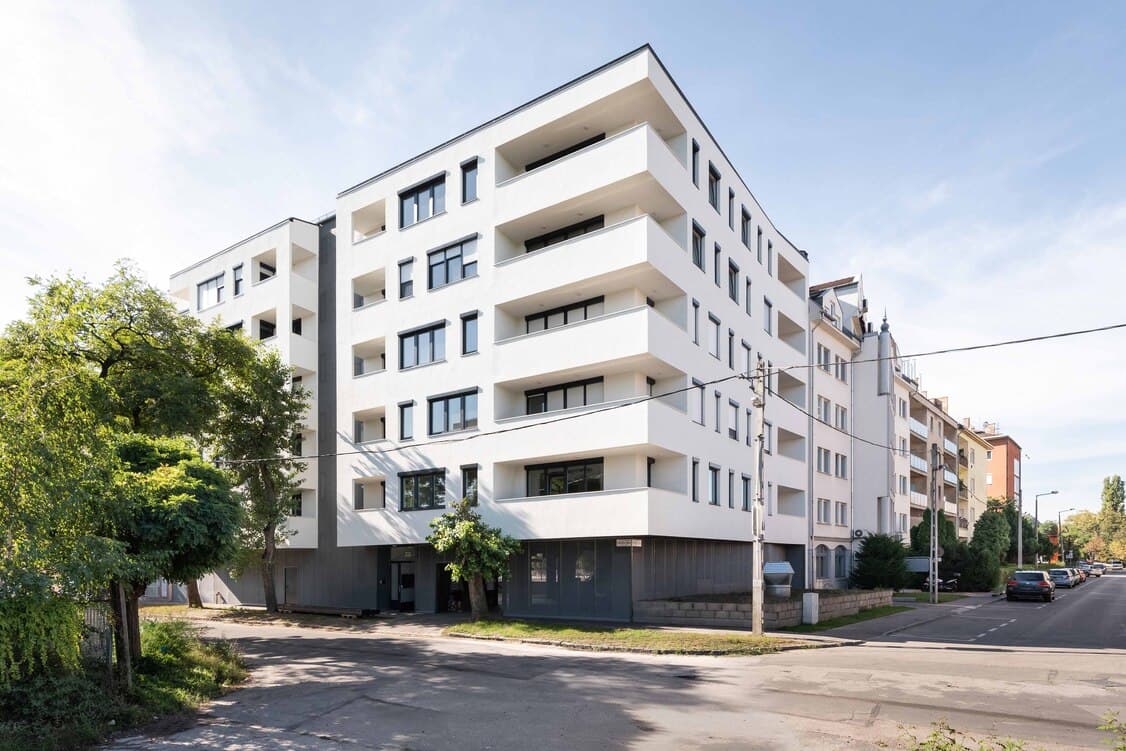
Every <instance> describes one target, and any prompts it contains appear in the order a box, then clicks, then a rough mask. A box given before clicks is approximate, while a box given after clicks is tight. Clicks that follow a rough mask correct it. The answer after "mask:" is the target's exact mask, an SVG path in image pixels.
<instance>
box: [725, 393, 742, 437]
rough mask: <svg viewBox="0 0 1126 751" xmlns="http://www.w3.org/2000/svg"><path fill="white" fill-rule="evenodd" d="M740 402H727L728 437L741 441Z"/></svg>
mask: <svg viewBox="0 0 1126 751" xmlns="http://www.w3.org/2000/svg"><path fill="white" fill-rule="evenodd" d="M739 417H740V413H739V402H736V401H732V400H731V399H728V400H727V437H728V438H730V439H731V440H733V441H737V440H739Z"/></svg>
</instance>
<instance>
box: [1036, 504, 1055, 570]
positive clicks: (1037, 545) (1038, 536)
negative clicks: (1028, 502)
mask: <svg viewBox="0 0 1126 751" xmlns="http://www.w3.org/2000/svg"><path fill="white" fill-rule="evenodd" d="M1058 492H1060V491H1058V490H1049V491H1048V492H1047V493H1037V494H1036V496H1035V498H1034V500H1035V501H1036V510H1035V511H1033V512H1032V518H1034V519H1035V520H1036V562H1037V563H1040V496H1042V495H1055V494H1056V493H1058ZM1056 531H1057V532H1058V531H1059V529H1058V528H1057V529H1056Z"/></svg>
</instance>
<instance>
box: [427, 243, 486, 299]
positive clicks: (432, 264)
mask: <svg viewBox="0 0 1126 751" xmlns="http://www.w3.org/2000/svg"><path fill="white" fill-rule="evenodd" d="M426 259H427V276H426V288H427V289H435V288H436V287H441V286H443V285H446V284H450V283H451V282H456V281H460V280H462V279H468V278H470V277H474V276H477V237H476V236H473V237H471V238H469V239H467V240H462V241H461V242H458V243H455V244H453V245H450V246H448V247H445V248H442V249H441V250H435V251H431V252H430V253H428V254H427V256H426Z"/></svg>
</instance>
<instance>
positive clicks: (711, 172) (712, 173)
mask: <svg viewBox="0 0 1126 751" xmlns="http://www.w3.org/2000/svg"><path fill="white" fill-rule="evenodd" d="M708 203H710V204H711V205H712V208H713V209H715V210H716V213H719V170H717V169H716V168H715V165H714V164H712V163H711V162H708Z"/></svg>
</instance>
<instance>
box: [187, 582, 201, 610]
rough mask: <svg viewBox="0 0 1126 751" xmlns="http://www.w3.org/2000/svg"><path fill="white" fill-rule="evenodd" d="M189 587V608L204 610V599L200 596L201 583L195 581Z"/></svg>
mask: <svg viewBox="0 0 1126 751" xmlns="http://www.w3.org/2000/svg"><path fill="white" fill-rule="evenodd" d="M187 585H188V607H189V608H202V607H203V598H202V597H200V596H199V582H198V581H196V580H195V579H193V580H192V581H190V582H188V583H187Z"/></svg>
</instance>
